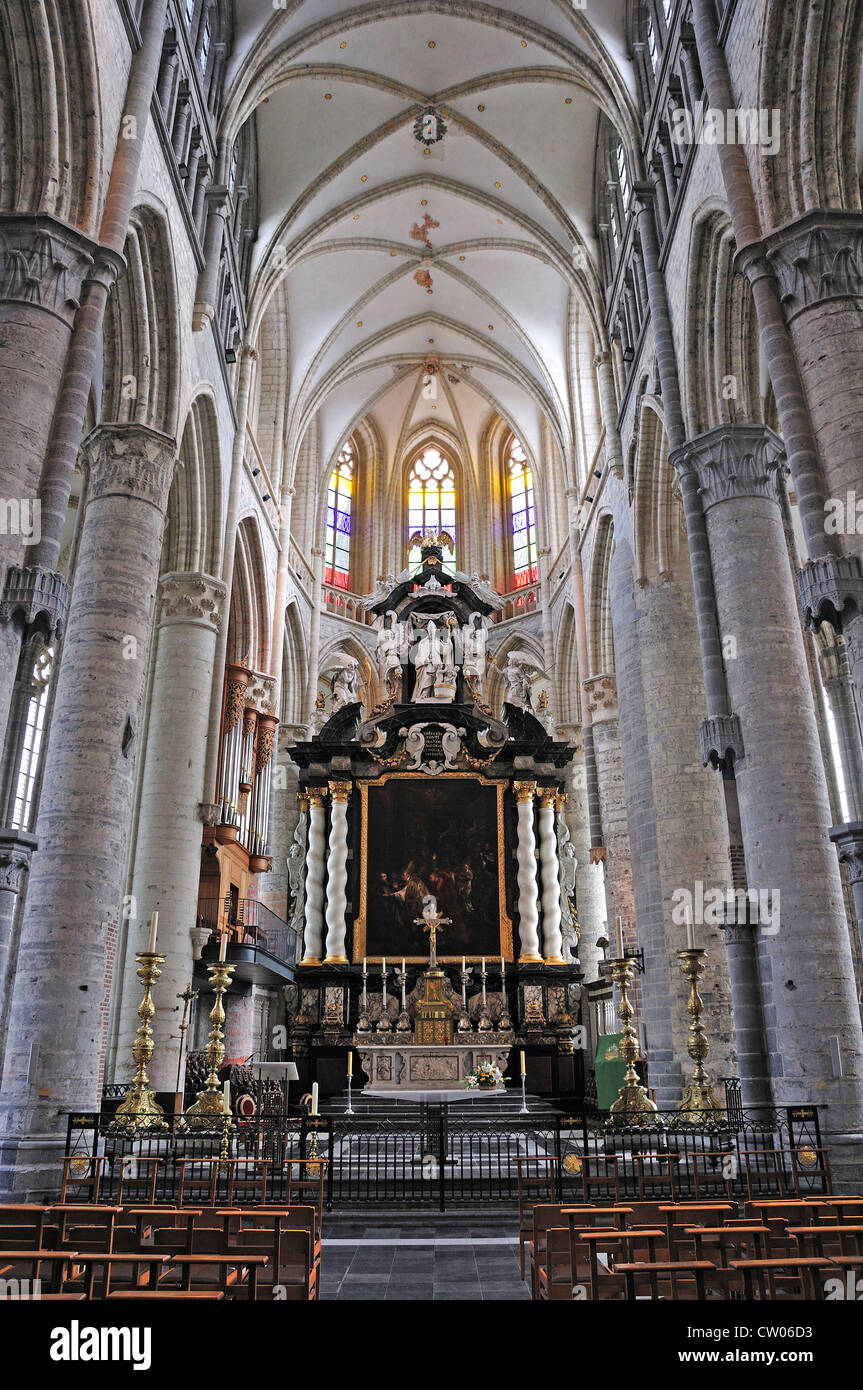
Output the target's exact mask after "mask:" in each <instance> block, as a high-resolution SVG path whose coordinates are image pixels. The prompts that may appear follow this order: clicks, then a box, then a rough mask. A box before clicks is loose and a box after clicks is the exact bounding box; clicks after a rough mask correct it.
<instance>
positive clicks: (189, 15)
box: [186, 0, 197, 24]
mask: <svg viewBox="0 0 863 1390" xmlns="http://www.w3.org/2000/svg"><path fill="white" fill-rule="evenodd" d="M196 3H197V0H186V23H187V24H191V22H192V20H193V19H194V18H195V4H196Z"/></svg>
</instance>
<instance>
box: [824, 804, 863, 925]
mask: <svg viewBox="0 0 863 1390" xmlns="http://www.w3.org/2000/svg"><path fill="white" fill-rule="evenodd" d="M830 839H831V840H832V841H833V843H834V845H836V846H837V848H838V850H839V863H840V864H844V865H845V867H846V869H847V870H848V882H849V883H850V885H851V893H852V896H853V898H854V911H855V913H856V916H857V930H858V932H859V933H860V945H861V949H863V821H859V820H854V821H849V822H848V823H847V824H846V825H834V826H833V828H832V830H831V831H830Z"/></svg>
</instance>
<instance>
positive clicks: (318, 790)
mask: <svg viewBox="0 0 863 1390" xmlns="http://www.w3.org/2000/svg"><path fill="white" fill-rule="evenodd" d="M328 795H329V792H328V791H327V788H326V787H309V788H308V789H307V791H306V796H307V797H308V801H309V806H310V807H311V808H312V810H313V811H319V810H321V809H322V807H323V805H324V802H325V801H326V799H327V797H328Z"/></svg>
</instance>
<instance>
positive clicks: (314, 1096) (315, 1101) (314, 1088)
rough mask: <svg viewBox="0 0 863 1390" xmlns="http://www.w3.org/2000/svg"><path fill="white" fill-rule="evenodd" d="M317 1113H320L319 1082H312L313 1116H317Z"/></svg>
mask: <svg viewBox="0 0 863 1390" xmlns="http://www.w3.org/2000/svg"><path fill="white" fill-rule="evenodd" d="M317 1113H318V1083H317V1081H313V1082H312V1114H313V1115H317Z"/></svg>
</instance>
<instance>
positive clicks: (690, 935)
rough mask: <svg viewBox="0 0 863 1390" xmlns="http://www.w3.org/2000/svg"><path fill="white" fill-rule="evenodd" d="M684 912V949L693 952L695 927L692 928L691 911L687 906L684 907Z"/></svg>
mask: <svg viewBox="0 0 863 1390" xmlns="http://www.w3.org/2000/svg"><path fill="white" fill-rule="evenodd" d="M684 911H685V913H686V949H687V951H694V950H695V927H694V926H693V923H692V911H691V909H690V908H689V906H688V905H687V906H686V908H684Z"/></svg>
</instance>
